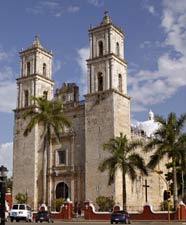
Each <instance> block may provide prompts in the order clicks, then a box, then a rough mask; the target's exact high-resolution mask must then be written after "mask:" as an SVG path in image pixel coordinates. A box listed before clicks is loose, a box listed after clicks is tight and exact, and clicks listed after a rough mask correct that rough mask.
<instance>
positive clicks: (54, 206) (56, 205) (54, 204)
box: [52, 198, 65, 212]
mask: <svg viewBox="0 0 186 225" xmlns="http://www.w3.org/2000/svg"><path fill="white" fill-rule="evenodd" d="M64 202H65V199H64V198H56V199H54V200H53V201H52V209H54V210H56V211H57V212H60V208H61V206H62V205H63V203H64Z"/></svg>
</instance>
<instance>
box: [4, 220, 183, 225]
mask: <svg viewBox="0 0 186 225" xmlns="http://www.w3.org/2000/svg"><path fill="white" fill-rule="evenodd" d="M19 224H20V225H36V223H26V222H23V221H20V222H19V223H16V222H13V223H11V222H6V225H19ZM42 224H48V225H55V224H56V225H58V224H62V225H64V224H67V225H77V224H78V225H79V224H83V225H86V224H91V225H110V222H109V221H101V222H100V221H84V220H81V221H62V220H57V221H55V222H54V223H51V224H50V223H47V222H43V223H42ZM132 224H134V225H169V224H170V225H186V221H170V223H168V221H132V223H131V225H132Z"/></svg>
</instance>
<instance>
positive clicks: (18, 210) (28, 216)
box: [10, 204, 33, 222]
mask: <svg viewBox="0 0 186 225" xmlns="http://www.w3.org/2000/svg"><path fill="white" fill-rule="evenodd" d="M14 220H16V222H19V221H20V220H25V221H27V222H31V221H32V220H33V219H32V211H31V207H30V206H29V205H27V204H13V206H12V209H11V210H10V221H11V222H13V221H14Z"/></svg>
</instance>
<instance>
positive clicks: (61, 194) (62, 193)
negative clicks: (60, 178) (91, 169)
mask: <svg viewBox="0 0 186 225" xmlns="http://www.w3.org/2000/svg"><path fill="white" fill-rule="evenodd" d="M68 197H69V194H68V186H67V184H65V183H64V182H60V183H59V184H58V185H57V187H56V198H64V199H67V198H68Z"/></svg>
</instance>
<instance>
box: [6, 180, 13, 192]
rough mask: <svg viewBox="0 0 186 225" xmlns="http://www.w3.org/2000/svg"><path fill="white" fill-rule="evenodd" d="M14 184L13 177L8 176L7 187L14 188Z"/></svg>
mask: <svg viewBox="0 0 186 225" xmlns="http://www.w3.org/2000/svg"><path fill="white" fill-rule="evenodd" d="M12 184H13V177H8V178H7V181H6V185H7V189H8V188H9V189H10V190H12Z"/></svg>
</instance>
